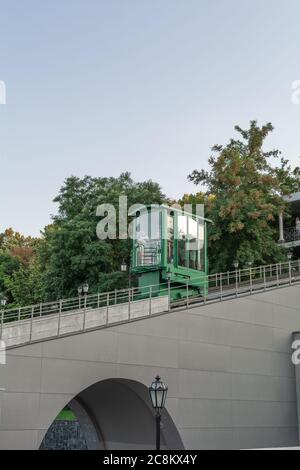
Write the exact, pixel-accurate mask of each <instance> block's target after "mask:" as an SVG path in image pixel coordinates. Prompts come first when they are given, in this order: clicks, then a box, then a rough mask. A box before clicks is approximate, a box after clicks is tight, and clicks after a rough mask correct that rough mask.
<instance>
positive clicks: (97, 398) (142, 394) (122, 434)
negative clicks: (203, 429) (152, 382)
mask: <svg viewBox="0 0 300 470" xmlns="http://www.w3.org/2000/svg"><path fill="white" fill-rule="evenodd" d="M68 405H69V407H70V408H71V409H72V410H73V411H74V413H75V415H76V417H77V419H78V421H79V424H80V427H81V429H82V432H83V434H84V437H85V441H86V444H87V447H88V449H89V450H113V449H121V450H126V449H134V450H138V449H146V450H147V449H152V450H153V449H154V445H155V419H154V412H153V409H152V406H151V402H150V398H149V394H148V389H147V387H146V386H145V385H144V384H142V383H141V382H137V381H134V380H128V379H122V378H112V379H106V380H102V381H99V382H96V383H95V384H93V385H91V386H89V387H88V388H86V389H84V390H83V391H81V392H80V393H79V394H78V395H77V396H76V397H74V399H73V400H71V401H70V402H69V404H68ZM161 447H162V449H183V448H184V446H183V443H182V440H181V437H180V435H179V432H178V430H177V428H176V426H175V424H174V422H173V420H172V418H171V416H170V414H169V413H168V411H167V409H165V410H164V413H163V416H162V430H161Z"/></svg>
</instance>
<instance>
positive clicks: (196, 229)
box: [131, 205, 211, 299]
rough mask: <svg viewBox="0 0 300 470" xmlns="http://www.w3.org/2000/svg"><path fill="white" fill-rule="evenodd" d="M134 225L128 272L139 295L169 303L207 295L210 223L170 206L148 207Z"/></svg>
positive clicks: (138, 214) (143, 209) (135, 214)
mask: <svg viewBox="0 0 300 470" xmlns="http://www.w3.org/2000/svg"><path fill="white" fill-rule="evenodd" d="M131 215H134V216H135V218H134V221H133V250H132V260H131V272H132V273H133V274H135V275H136V276H137V277H138V285H139V288H140V292H141V293H142V294H144V295H147V296H148V295H149V290H150V286H151V291H152V294H153V295H160V294H162V293H164V294H165V293H166V288H168V287H169V288H170V287H171V296H172V299H180V298H185V297H186V296H187V295H188V296H193V295H195V296H199V295H201V296H204V295H205V293H206V291H207V275H208V257H207V224H208V223H211V221H210V220H208V219H205V218H203V217H199V216H196V215H193V214H191V213H187V212H183V210H181V209H176V208H172V207H169V206H165V205H161V206H153V205H152V206H147V207H143V208H142V209H141V210H138V211H136V212H135V213H134V214H131Z"/></svg>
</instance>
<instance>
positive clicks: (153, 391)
mask: <svg viewBox="0 0 300 470" xmlns="http://www.w3.org/2000/svg"><path fill="white" fill-rule="evenodd" d="M167 393H168V387H167V386H166V385H165V384H164V383H163V382H162V380H161V379H160V377H159V376H157V377H156V378H155V382H152V384H151V385H150V387H149V394H150V398H151V402H152V406H153V408H154V411H155V419H156V450H160V423H161V414H162V411H163V409H164V406H165V402H166V398H167Z"/></svg>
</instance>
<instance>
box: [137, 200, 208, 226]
mask: <svg viewBox="0 0 300 470" xmlns="http://www.w3.org/2000/svg"><path fill="white" fill-rule="evenodd" d="M151 208H152V209H166V210H171V211H174V212H180V213H181V214H182V215H188V216H191V217H194V218H196V219H198V220H204V221H205V222H209V223H211V224H212V223H213V221H212V220H210V219H206V218H205V217H201V216H200V215H196V214H193V213H192V212H188V211H184V210H183V209H180V208H179V207H174V206H168V205H166V204H147V205H142V204H141V206H140V207H138V206H136V208H135V210H133V211H130V212H129V216H135V215H136V213H137V212H143V211H145V210H149V209H151Z"/></svg>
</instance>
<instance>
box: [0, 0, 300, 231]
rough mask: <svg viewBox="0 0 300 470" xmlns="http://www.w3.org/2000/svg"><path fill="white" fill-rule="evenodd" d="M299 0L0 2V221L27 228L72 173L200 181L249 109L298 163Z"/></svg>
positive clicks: (273, 143) (183, 186)
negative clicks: (1, 87)
mask: <svg viewBox="0 0 300 470" xmlns="http://www.w3.org/2000/svg"><path fill="white" fill-rule="evenodd" d="M299 21H300V2H299V0H285V1H283V0H242V1H241V0H210V1H209V2H208V1H207V0H51V1H50V0H43V1H40V0H22V1H20V0H0V80H2V81H4V82H5V84H6V104H5V105H0V171H1V178H0V231H2V230H3V229H5V228H7V227H12V228H13V229H15V230H17V231H20V232H22V233H24V234H26V235H35V236H36V235H38V234H39V232H40V230H41V229H42V228H43V227H44V226H45V225H47V224H48V223H50V221H51V214H55V213H56V210H57V207H56V205H55V204H54V203H53V198H54V197H55V196H56V194H57V193H58V191H59V188H60V187H61V186H62V184H63V181H64V179H65V178H67V177H68V176H70V175H76V176H79V177H82V176H84V175H86V174H87V175H92V176H95V177H96V176H116V177H117V176H118V175H119V174H120V173H121V172H124V171H129V172H131V174H132V176H133V178H134V179H135V180H137V181H144V180H146V179H153V180H154V181H157V182H158V183H159V184H160V185H161V187H162V189H163V191H164V193H165V194H167V195H168V196H169V197H174V198H175V197H179V196H181V195H183V194H184V193H186V192H195V191H197V190H198V189H199V188H198V189H197V188H196V187H195V186H194V185H193V184H192V183H190V182H188V181H187V175H188V174H189V173H191V172H192V171H193V170H194V169H195V168H196V169H201V168H207V165H208V164H207V160H208V157H209V156H210V148H211V147H212V146H213V145H214V144H217V143H218V144H226V142H227V141H228V140H229V139H230V138H231V137H234V135H235V132H234V126H235V125H236V124H239V125H240V126H241V127H245V128H246V127H247V126H248V124H249V121H250V120H253V119H256V120H258V122H259V123H260V124H264V123H265V122H269V121H271V122H272V123H273V125H274V126H275V131H274V133H273V135H272V136H271V137H270V138H269V139H268V142H267V146H268V148H273V147H274V148H279V149H281V150H282V151H283V154H284V156H286V157H287V158H289V159H290V160H291V162H292V164H294V165H297V164H299V155H300V105H298V106H297V105H295V104H292V101H291V95H292V90H291V86H292V83H293V82H294V81H295V80H300V46H299V44H300V28H299Z"/></svg>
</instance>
